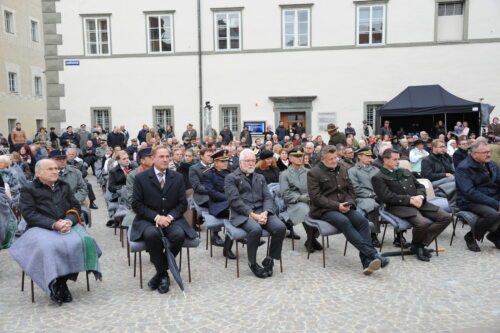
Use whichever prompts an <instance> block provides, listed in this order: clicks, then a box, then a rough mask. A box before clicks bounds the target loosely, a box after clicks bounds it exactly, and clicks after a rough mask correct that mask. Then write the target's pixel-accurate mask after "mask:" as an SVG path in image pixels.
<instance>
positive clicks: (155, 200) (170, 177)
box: [130, 168, 198, 241]
mask: <svg viewBox="0 0 500 333" xmlns="http://www.w3.org/2000/svg"><path fill="white" fill-rule="evenodd" d="M132 208H133V209H134V212H135V213H136V217H135V219H134V222H133V224H132V230H131V233H130V240H131V241H136V240H138V239H140V238H141V237H142V233H143V232H144V229H146V227H148V226H150V225H155V222H154V218H155V217H156V215H158V214H159V215H164V216H167V215H171V216H172V217H173V218H174V221H173V222H172V225H174V224H175V225H179V226H180V227H181V228H182V229H183V230H184V233H185V234H186V237H187V238H190V239H194V238H196V237H197V236H198V235H197V234H196V232H195V231H194V229H193V228H191V227H190V226H189V224H188V223H187V222H186V220H184V217H183V214H184V212H185V211H186V209H187V200H186V190H185V187H184V180H183V178H182V175H181V174H180V173H178V172H175V171H172V170H167V171H166V173H165V185H164V186H163V189H162V188H161V187H160V182H159V181H158V177H157V176H156V174H155V170H154V168H151V169H149V170H147V171H144V172H141V173H139V174H137V175H136V176H135V180H134V192H133V195H132Z"/></svg>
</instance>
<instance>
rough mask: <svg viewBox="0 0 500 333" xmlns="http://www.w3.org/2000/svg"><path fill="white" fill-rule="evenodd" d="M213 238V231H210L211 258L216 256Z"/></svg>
mask: <svg viewBox="0 0 500 333" xmlns="http://www.w3.org/2000/svg"><path fill="white" fill-rule="evenodd" d="M212 236H213V231H212V230H210V258H212V257H213V256H214V252H213V244H212Z"/></svg>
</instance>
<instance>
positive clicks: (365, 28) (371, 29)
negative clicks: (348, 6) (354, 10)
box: [357, 5, 385, 45]
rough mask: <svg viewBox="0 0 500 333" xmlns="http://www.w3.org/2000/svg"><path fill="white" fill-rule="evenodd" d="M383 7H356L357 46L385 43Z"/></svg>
mask: <svg viewBox="0 0 500 333" xmlns="http://www.w3.org/2000/svg"><path fill="white" fill-rule="evenodd" d="M384 25H385V6H384V5H372V6H358V34H357V36H358V40H357V43H358V45H380V44H384V43H385V40H384V39H385V36H384V35H385V34H384Z"/></svg>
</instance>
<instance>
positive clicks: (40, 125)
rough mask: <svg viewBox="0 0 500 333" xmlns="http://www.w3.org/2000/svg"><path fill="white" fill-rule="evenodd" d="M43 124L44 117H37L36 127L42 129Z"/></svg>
mask: <svg viewBox="0 0 500 333" xmlns="http://www.w3.org/2000/svg"><path fill="white" fill-rule="evenodd" d="M42 127H44V126H43V119H36V129H37V130H40V128H42Z"/></svg>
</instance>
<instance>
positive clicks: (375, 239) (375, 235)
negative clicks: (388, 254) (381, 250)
mask: <svg viewBox="0 0 500 333" xmlns="http://www.w3.org/2000/svg"><path fill="white" fill-rule="evenodd" d="M372 245H373V247H380V242H379V241H378V238H377V234H372Z"/></svg>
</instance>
